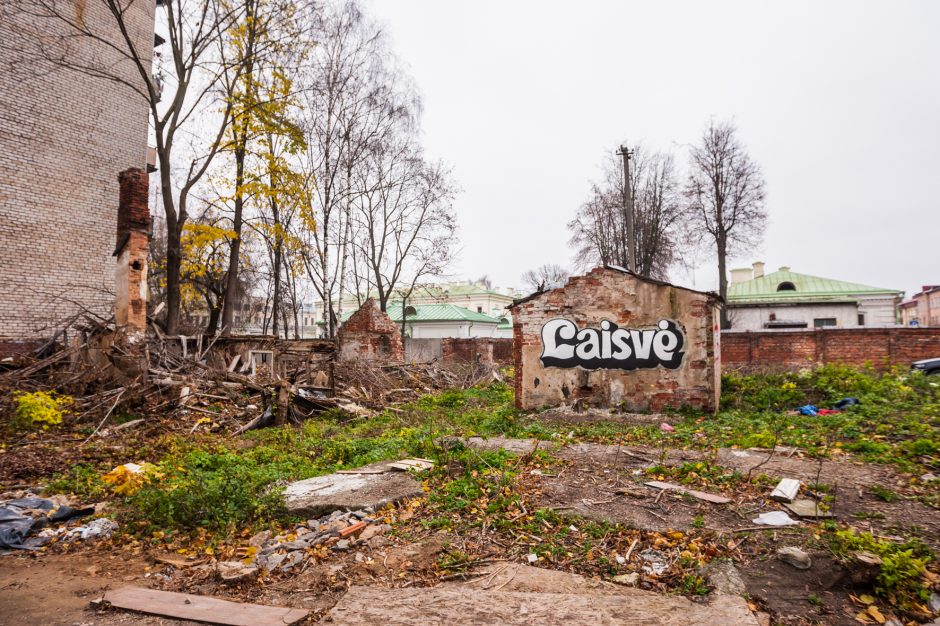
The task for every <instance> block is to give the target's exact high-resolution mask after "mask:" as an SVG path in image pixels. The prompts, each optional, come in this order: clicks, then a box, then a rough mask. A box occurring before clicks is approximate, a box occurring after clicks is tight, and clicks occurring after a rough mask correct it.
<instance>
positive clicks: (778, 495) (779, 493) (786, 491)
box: [770, 478, 800, 502]
mask: <svg viewBox="0 0 940 626" xmlns="http://www.w3.org/2000/svg"><path fill="white" fill-rule="evenodd" d="M799 493H800V481H798V480H796V479H795V478H784V479H783V480H781V481H780V482H779V483H778V484H777V486H776V487H775V488H774V490H773V491H771V492H770V499H771V500H776V501H777V502H793V500H795V499H796V496H797V494H799Z"/></svg>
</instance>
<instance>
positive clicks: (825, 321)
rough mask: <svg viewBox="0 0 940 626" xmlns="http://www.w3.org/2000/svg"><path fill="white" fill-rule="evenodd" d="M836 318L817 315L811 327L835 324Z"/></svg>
mask: <svg viewBox="0 0 940 626" xmlns="http://www.w3.org/2000/svg"><path fill="white" fill-rule="evenodd" d="M835 325H836V318H834V317H817V318H816V319H814V320H813V328H825V327H826V326H835Z"/></svg>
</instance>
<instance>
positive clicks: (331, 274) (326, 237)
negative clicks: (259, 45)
mask: <svg viewBox="0 0 940 626" xmlns="http://www.w3.org/2000/svg"><path fill="white" fill-rule="evenodd" d="M315 19H316V24H315V29H316V33H317V38H318V40H319V42H320V43H319V45H318V46H317V48H316V49H315V50H314V52H313V56H312V59H311V67H310V69H309V71H308V72H307V73H306V75H305V76H304V77H303V78H302V79H301V82H302V83H303V93H304V99H305V102H304V104H305V106H304V112H303V113H304V115H303V119H302V125H303V128H304V132H305V134H306V137H307V151H306V155H305V158H304V159H303V167H304V168H305V171H306V173H307V177H308V186H309V188H310V194H309V196H310V205H309V207H308V208H307V209H306V211H305V212H304V218H305V220H306V222H307V224H308V228H307V230H306V237H305V239H306V241H305V244H306V245H305V246H304V264H305V267H306V270H307V274H308V278H309V280H310V282H311V283H312V284H313V286H314V289H315V291H316V293H317V296H318V297H319V298H320V301H321V304H322V316H323V318H322V319H323V324H324V330H325V332H326V334H327V335H328V336H334V334H335V332H336V326H337V319H336V315H334V309H335V308H336V307H334V304H335V303H336V301H337V300H338V301H339V303H341V302H342V294H343V293H344V291H345V290H346V288H345V284H344V283H345V281H346V279H347V276H348V275H350V274H355V272H354V271H351V268H350V267H349V265H348V264H349V261H350V259H351V257H353V256H354V250H353V249H352V242H353V240H354V239H355V237H356V233H355V232H354V228H355V223H354V219H353V216H352V211H353V203H354V202H355V201H356V199H357V197H358V195H359V194H360V193H361V190H360V189H358V188H357V187H356V185H355V184H354V180H353V179H354V177H355V175H354V170H356V169H357V168H358V167H359V166H360V164H361V162H362V161H363V160H364V159H366V158H367V153H368V152H369V151H370V150H372V149H373V147H374V146H375V145H379V144H381V143H383V142H386V141H388V140H389V138H390V137H391V135H392V133H394V132H398V131H400V130H401V129H402V128H408V127H410V126H411V125H412V124H413V122H414V120H415V118H416V116H417V113H418V110H419V108H420V104H419V101H418V99H417V97H416V95H415V90H414V89H413V88H412V86H411V83H410V81H409V80H407V79H406V77H404V76H402V75H401V74H400V73H397V72H396V71H394V67H393V62H394V56H393V55H392V54H391V51H390V50H389V47H388V43H387V41H386V39H385V37H384V35H383V33H382V31H381V30H380V29H379V28H378V27H377V26H376V25H375V24H373V23H372V22H370V20H369V19H368V18H367V17H366V16H365V14H364V13H363V12H362V9H361V7H360V6H359V4H358V3H356V2H352V1H341V2H338V3H337V4H333V5H327V6H325V7H324V9H323V11H322V12H321V13H318V14H317V15H316V16H315ZM340 314H341V311H340Z"/></svg>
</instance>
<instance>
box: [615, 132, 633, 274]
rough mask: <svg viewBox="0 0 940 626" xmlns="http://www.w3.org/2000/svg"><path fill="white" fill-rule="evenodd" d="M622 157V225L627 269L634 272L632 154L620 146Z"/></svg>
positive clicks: (619, 152)
mask: <svg viewBox="0 0 940 626" xmlns="http://www.w3.org/2000/svg"><path fill="white" fill-rule="evenodd" d="M617 154H619V155H620V156H621V157H623V225H624V228H625V229H626V231H627V269H628V270H630V271H631V272H635V271H636V226H634V223H633V190H632V189H631V188H630V157H632V156H633V152H632V151H631V150H629V149H627V147H626V146H620V150H619V151H618V152H617Z"/></svg>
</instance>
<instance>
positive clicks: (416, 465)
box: [388, 458, 434, 472]
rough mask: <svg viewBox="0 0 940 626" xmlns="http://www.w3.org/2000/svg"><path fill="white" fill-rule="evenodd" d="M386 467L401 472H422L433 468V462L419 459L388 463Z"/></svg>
mask: <svg viewBox="0 0 940 626" xmlns="http://www.w3.org/2000/svg"><path fill="white" fill-rule="evenodd" d="M388 466H389V467H391V468H392V469H397V470H401V471H403V472H407V471H408V470H419V471H424V470H427V469H431V468H432V467H434V461H430V460H428V459H419V458H413V459H402V460H401V461H396V462H395V463H389V464H388Z"/></svg>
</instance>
